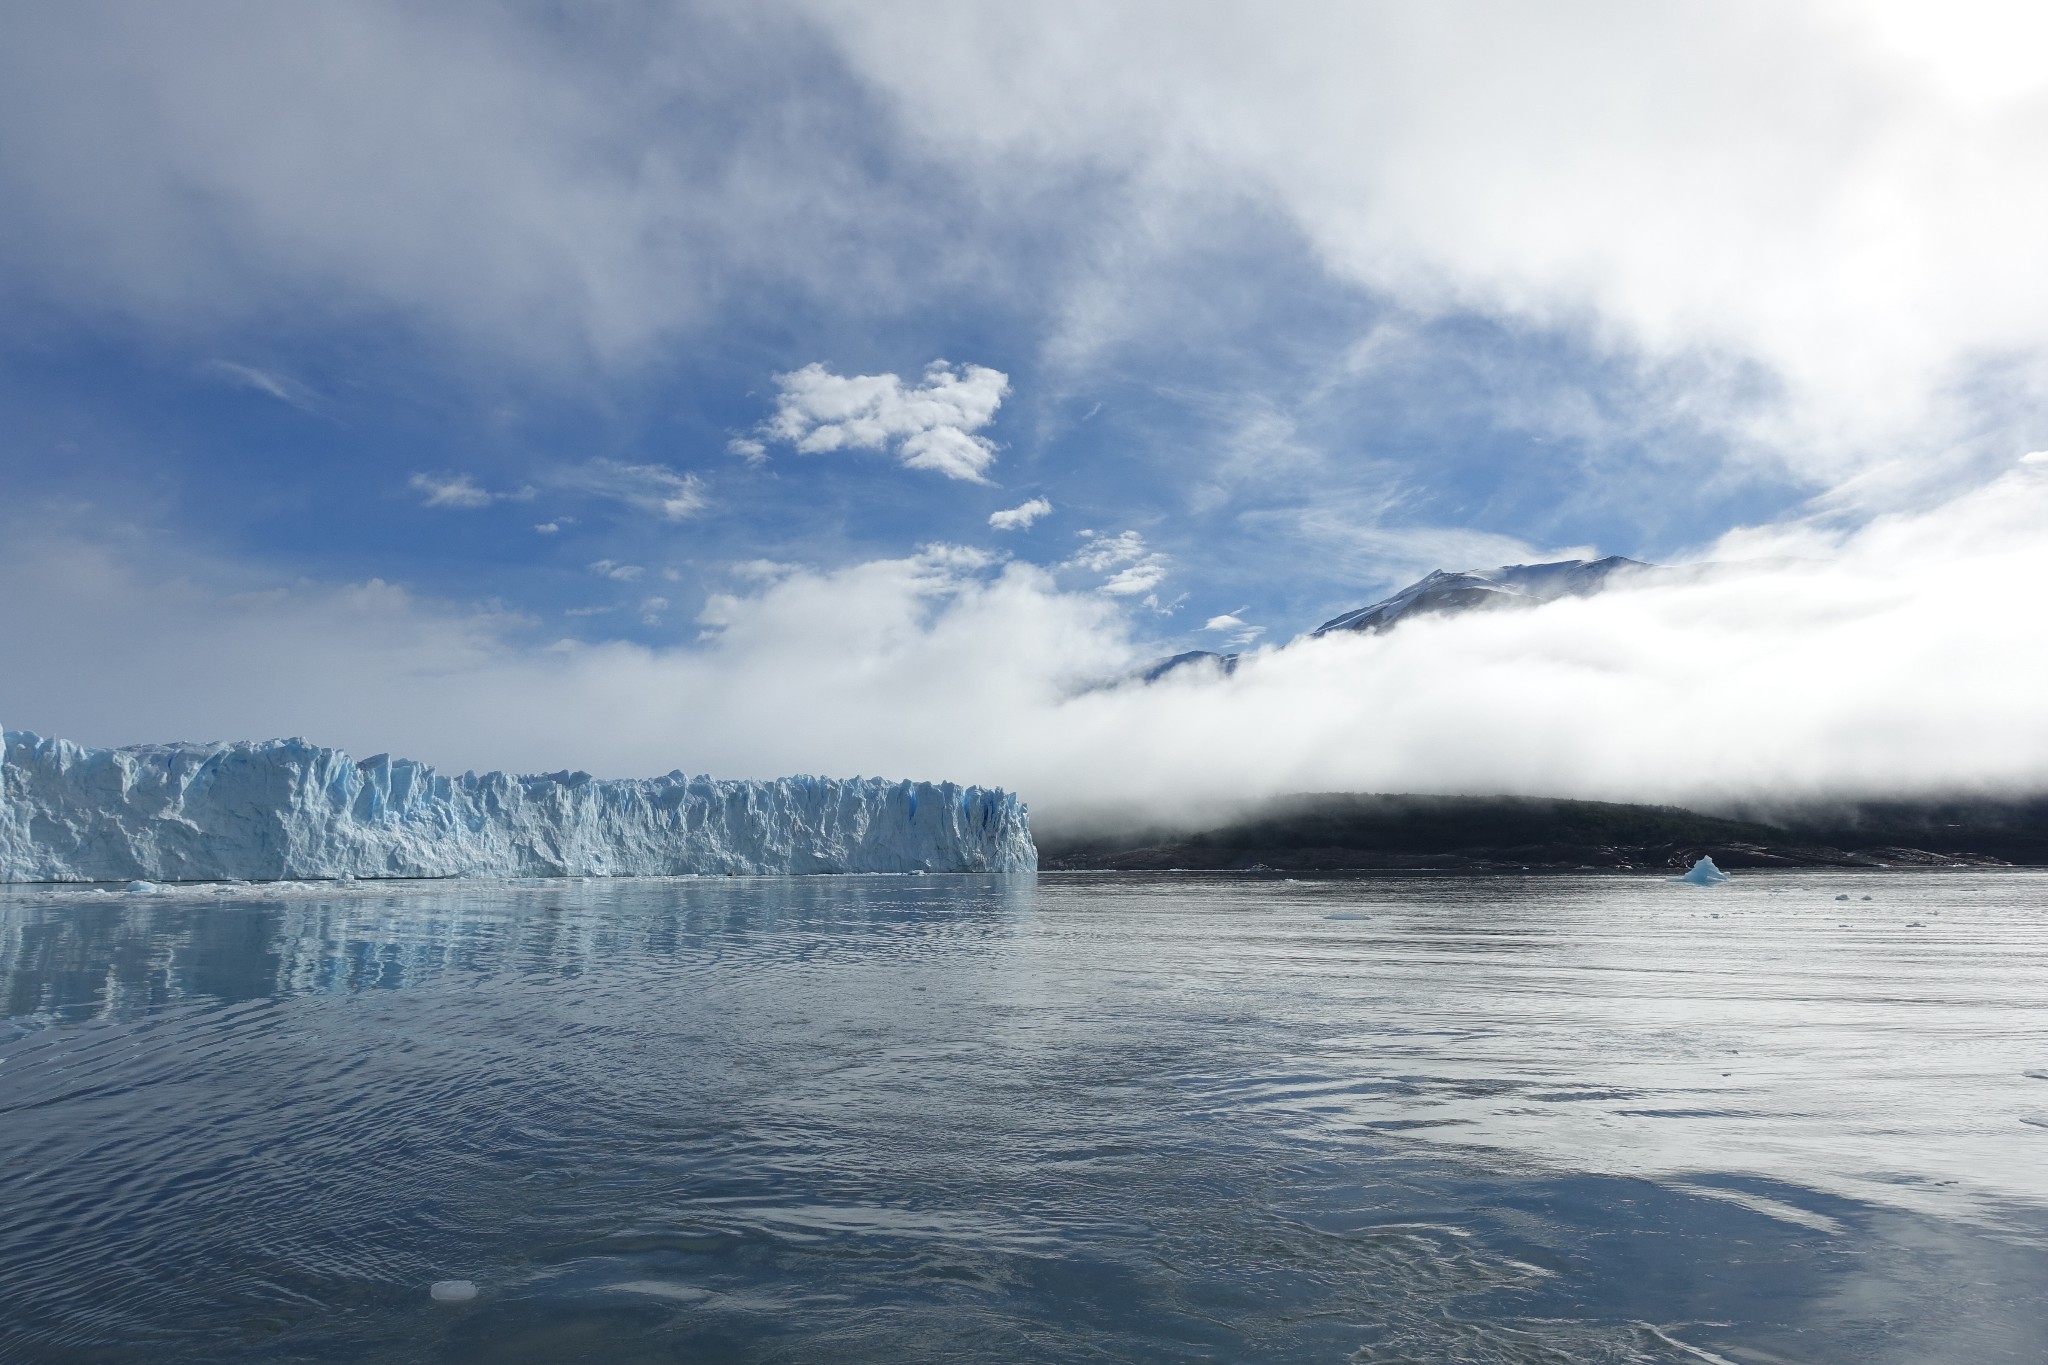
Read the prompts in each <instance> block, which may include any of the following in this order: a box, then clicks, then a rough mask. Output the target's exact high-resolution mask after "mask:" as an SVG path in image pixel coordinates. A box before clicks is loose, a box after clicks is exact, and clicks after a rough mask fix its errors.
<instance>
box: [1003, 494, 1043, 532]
mask: <svg viewBox="0 0 2048 1365" xmlns="http://www.w3.org/2000/svg"><path fill="white" fill-rule="evenodd" d="M1051 511H1052V503H1051V502H1050V501H1048V500H1047V499H1045V498H1033V499H1031V501H1029V502H1025V503H1019V504H1018V505H1017V506H1015V507H1006V508H1004V509H1003V510H1001V511H999V512H991V513H989V514H988V524H989V525H990V526H993V527H994V528H995V529H996V530H998V531H1022V530H1024V529H1025V528H1027V527H1029V526H1030V525H1031V523H1032V522H1034V521H1037V520H1038V519H1039V518H1040V517H1042V516H1046V515H1047V514H1049V513H1050V512H1051Z"/></svg>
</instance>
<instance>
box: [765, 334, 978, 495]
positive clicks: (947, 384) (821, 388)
mask: <svg viewBox="0 0 2048 1365" xmlns="http://www.w3.org/2000/svg"><path fill="white" fill-rule="evenodd" d="M775 383H776V386H777V388H778V389H779V390H780V392H779V394H778V396H777V399H776V404H775V413H774V415H773V416H771V417H770V418H769V419H768V420H767V421H765V422H763V423H762V424H761V426H760V428H759V435H760V437H761V438H764V439H765V440H766V441H775V442H779V443H782V444H785V445H788V446H790V447H792V448H794V449H795V450H796V452H797V453H798V454H800V455H817V454H822V453H824V452H827V451H833V450H886V451H891V452H893V453H894V454H895V456H896V459H897V462H898V463H899V464H901V465H903V466H904V467H905V468H906V469H929V470H932V471H933V472H934V473H938V474H943V475H945V476H946V477H947V478H949V479H964V480H966V481H968V482H970V483H986V482H987V481H988V480H987V478H986V474H987V471H988V467H989V466H990V465H992V464H994V463H995V458H996V446H995V442H993V441H991V440H989V439H988V438H987V437H985V436H979V435H976V434H975V433H977V432H979V431H980V430H982V428H984V427H986V426H988V424H989V423H990V422H992V421H994V420H995V415H996V410H997V409H998V408H1000V407H1001V406H1002V405H1003V399H1004V398H1005V397H1006V396H1008V394H1009V392H1010V379H1009V376H1008V375H1005V374H1004V373H1003V372H1002V371H1001V370H993V369H990V368H989V367H988V366H986V365H963V366H960V367H957V368H956V367H955V366H953V365H951V364H949V363H947V362H946V361H943V360H934V361H933V362H932V363H931V364H930V365H928V366H926V367H925V372H924V376H923V378H922V380H920V381H918V382H915V383H906V382H905V381H904V380H903V378H902V377H901V376H899V375H894V374H857V375H840V374H834V373H832V371H830V370H828V369H826V368H825V366H824V365H822V364H818V363H813V364H809V365H806V366H804V367H803V368H802V369H799V370H792V371H790V372H789V373H787V374H779V375H777V376H775ZM730 448H731V449H732V450H733V451H734V452H735V453H737V454H739V455H741V456H743V457H745V458H748V459H753V460H758V459H760V458H761V457H762V456H763V455H764V454H765V453H766V449H767V447H766V445H765V444H764V440H763V439H754V438H742V439H740V440H738V441H735V442H734V443H733V444H732V446H731V447H730Z"/></svg>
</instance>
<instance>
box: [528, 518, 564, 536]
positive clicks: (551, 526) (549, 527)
mask: <svg viewBox="0 0 2048 1365" xmlns="http://www.w3.org/2000/svg"><path fill="white" fill-rule="evenodd" d="M533 529H534V530H536V531H538V532H540V533H541V534H542V535H544V536H551V535H554V534H555V533H556V532H558V531H560V530H561V529H562V524H561V522H559V521H541V522H535V523H534V527H533Z"/></svg>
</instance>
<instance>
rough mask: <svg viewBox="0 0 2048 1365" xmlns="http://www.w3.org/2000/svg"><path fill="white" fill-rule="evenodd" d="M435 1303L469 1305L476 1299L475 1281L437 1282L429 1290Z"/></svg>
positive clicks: (429, 1295) (430, 1296) (428, 1292)
mask: <svg viewBox="0 0 2048 1365" xmlns="http://www.w3.org/2000/svg"><path fill="white" fill-rule="evenodd" d="M427 1296H428V1297H429V1298H431V1299H433V1301H434V1302H435V1303H468V1302H469V1301H470V1300H471V1299H473V1298H475V1297H476V1281H475V1280H436V1281H434V1283H433V1284H432V1285H430V1286H428V1288H427Z"/></svg>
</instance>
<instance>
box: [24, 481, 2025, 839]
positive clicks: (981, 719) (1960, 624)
mask: <svg viewBox="0 0 2048 1365" xmlns="http://www.w3.org/2000/svg"><path fill="white" fill-rule="evenodd" d="M2043 526H2048V454H2044V455H2034V456H2029V457H2027V458H2026V459H2025V460H2022V461H2020V462H2019V463H2018V464H2016V465H2015V466H2014V467H2013V468H2012V469H2011V470H2010V471H2009V472H2008V473H2007V474H2005V475H2004V476H2003V477H2001V478H2000V479H1998V480H1996V481H1995V482H1993V483H1991V484H1990V485H1988V486H1986V487H1983V488H1981V489H1978V490H1976V491H1973V492H1971V493H1968V494H1965V495H1963V496H1961V497H1958V498H1956V499H1954V500H1952V501H1950V502H1948V503H1946V504H1943V505H1941V506H1939V507H1935V508H1933V509H1930V510H1927V511H1923V512H1918V513H1913V514H1901V515H1894V516H1890V517H1885V518H1881V519H1879V520H1876V521H1874V522H1871V523H1869V524H1867V525H1865V526H1864V527H1862V528H1861V529H1859V530H1856V531H1854V532H1850V533H1845V534H1842V535H1840V536H1839V537H1836V538H1833V539H1829V538H1827V537H1823V536H1821V535H1819V534H1818V533H1816V532H1812V531H1806V532H1802V533H1799V534H1797V535H1794V534H1792V533H1788V532H1785V531H1770V532H1751V533H1747V534H1745V535H1742V536H1739V537H1736V538H1733V540H1732V542H1731V543H1730V544H1724V546H1723V547H1722V552H1724V553H1725V552H1727V551H1728V550H1729V549H1730V548H1735V549H1739V551H1740V552H1742V553H1745V554H1759V553H1772V552H1775V553H1793V554H1799V555H1801V556H1803V557H1804V558H1803V559H1802V560H1800V561H1797V562H1792V563H1789V564H1788V563H1785V562H1783V561H1778V562H1776V563H1774V564H1772V565H1769V566H1763V565H1751V566H1749V567H1747V568H1737V569H1734V570H1730V571H1726V572H1719V573H1712V574H1707V575H1703V576H1701V577H1700V578H1698V579H1697V580H1695V581H1689V582H1683V583H1677V584H1666V585H1659V586H1651V587H1644V588H1639V589H1630V590H1625V591H1615V592H1610V593H1608V594H1606V595H1604V596H1601V597H1597V598H1592V599H1585V600H1566V601H1561V602H1557V603H1554V604H1551V605H1548V606H1545V607H1541V608H1538V609H1534V610H1529V611H1522V612H1501V613H1495V614H1491V615H1478V616H1467V617H1457V618H1440V619H1434V620H1427V619H1426V620H1419V621H1415V622H1410V623H1406V624H1404V625H1402V626H1401V627H1400V628H1399V629H1397V630H1395V631H1392V632H1390V633H1388V634H1385V635H1378V636H1333V637H1330V638H1326V639H1323V640H1319V641H1313V642H1308V641H1304V642H1301V643H1297V644H1294V645H1291V646H1288V647H1286V648H1280V649H1268V650H1265V651H1261V652H1260V653H1258V654H1255V655H1252V656H1249V657H1248V658H1247V660H1246V662H1245V664H1244V666H1243V667H1241V668H1240V669H1239V670H1238V671H1237V673H1236V674H1235V676H1233V677H1230V678H1222V677H1219V676H1215V675H1214V674H1204V673H1202V672H1201V671H1199V670H1189V671H1185V672H1183V673H1181V674H1176V675H1174V676H1173V677H1171V678H1169V679H1167V680H1166V681H1164V682H1162V683H1159V684H1156V685H1153V686H1149V687H1146V686H1138V685H1133V684H1126V685H1121V686H1112V687H1102V686H1096V685H1094V684H1097V683H1099V682H1100V680H1102V679H1105V678H1115V677H1119V676H1123V675H1124V674H1126V673H1127V672H1128V671H1129V670H1131V669H1132V668H1134V667H1136V666H1138V665H1139V664H1141V663H1143V662H1145V661H1147V660H1148V659H1149V658H1151V657H1153V652H1154V651H1153V650H1152V649H1151V648H1150V647H1149V646H1148V645H1147V644H1146V643H1145V642H1143V641H1140V640H1137V639H1135V638H1133V635H1132V633H1131V632H1132V627H1131V626H1130V624H1129V618H1128V617H1126V616H1125V615H1124V614H1123V613H1122V612H1121V611H1120V610H1119V608H1118V607H1117V605H1116V604H1115V603H1113V602H1112V601H1110V600H1109V599H1106V598H1105V597H1104V596H1102V595H1101V594H1099V593H1092V592H1069V591H1062V590H1061V589H1060V588H1059V587H1058V586H1057V585H1056V583H1055V582H1054V579H1053V578H1052V576H1051V575H1050V574H1049V573H1048V572H1047V571H1046V570H1044V569H1041V568H1038V567H1036V566H1033V565H1030V564H1026V563H1022V562H1018V561H1006V560H1003V559H1001V558H999V557H998V556H996V555H994V554H992V553H990V552H988V551H984V550H977V549H973V548H969V547H958V546H950V547H949V546H936V547H929V548H927V549H926V550H925V551H923V552H921V553H919V554H917V555H915V556H912V557H909V558H905V559H896V560H882V561H875V562H870V563H865V564H859V565H855V566H852V567H849V568H842V569H837V570H831V571H817V570H803V569H797V570H789V571H786V572H783V573H781V574H780V576H779V577H777V578H775V579H774V580H773V581H770V582H767V583H760V582H756V583H754V584H753V585H751V586H750V587H748V588H747V589H746V590H744V591H740V592H735V593H733V594H731V595H726V596H719V597H714V598H713V599H712V600H711V601H709V602H708V603H707V604H706V605H705V607H704V608H703V612H702V615H701V617H700V622H701V624H702V625H703V628H704V632H705V634H704V638H702V639H700V640H699V641H696V642H694V643H692V644H690V645H687V646H677V647H673V648H666V649H648V648H644V647H640V646H633V645H626V644H605V645H584V644H572V643H557V644H553V645H539V644H534V643H531V640H532V638H533V623H532V622H530V621H526V620H522V619H520V618H518V617H515V616H510V615H496V616H494V615H488V614H478V613H475V612H463V611H458V610H455V609H453V608H450V607H447V606H445V605H442V604H436V603H433V602H429V601H423V600H421V599H418V598H416V597H414V596H412V595H410V594H408V593H406V592H405V591H403V590H401V589H398V588H394V587H391V586H388V585H384V584H378V583H371V584H368V585H360V586H352V587H347V588H339V589H337V588H327V587H306V586H298V587H292V588H285V589H262V590H258V589H256V588H255V587H254V585H241V586H242V587H244V588H245V589H246V590H239V591H238V590H235V589H236V587H237V585H234V584H224V583H223V582H222V581H221V579H220V576H219V570H218V569H217V567H216V566H210V565H204V564H183V565H180V564H178V563H176V562H173V561H170V560H168V559H167V558H166V557H165V556H163V555H158V554H152V553H150V552H148V551H147V550H145V549H142V548H138V547H137V546H136V545H135V544H132V543H131V544H128V545H127V546H125V547H113V546H109V545H108V544H106V543H103V542H102V543H93V542H89V541H87V540H85V539H83V538H80V537H75V536H74V537H69V538H64V537H52V536H49V535H44V536H42V537H40V538H38V537H31V536H28V535H26V534H25V533H18V534H16V535H14V536H11V537H10V538H9V544H10V547H11V548H10V551H9V554H8V558H7V559H6V561H5V563H4V565H0V630H4V632H5V637H4V638H5V639H6V640H7V641H8V658H9V663H8V667H7V669H6V671H5V676H4V677H0V720H4V721H5V723H6V724H7V725H8V726H10V727H16V728H32V729H38V730H42V731H44V732H47V733H57V734H63V735H66V736H69V737H72V738H76V739H79V740H83V741H87V742H93V743H126V742H132V741H137V740H143V739H171V738H190V739H205V738H219V737H263V736H271V735H280V734H304V735H306V736H308V737H310V738H314V739H317V740H319V741H321V742H324V743H331V744H338V745H341V746H344V747H346V748H349V749H350V750H351V751H353V752H356V753H360V754H370V753H374V752H378V751H382V750H388V751H392V752H395V753H399V754H404V755H408V756H412V757H417V758H422V759H425V760H428V761H430V762H434V763H437V764H439V765H442V766H444V767H452V768H462V767H470V766H474V767H478V768H482V767H505V768H514V769H523V770H547V769H556V768H562V767H570V768H585V769H589V770H591V771H594V772H597V773H599V774H600V775H607V776H612V775H635V774H649V773H657V772H664V771H667V770H668V769H670V768H677V767H680V768H683V769H684V770H686V771H691V772H710V773H713V774H716V775H719V776H725V777H769V776H775V775H779V774H787V773H796V772H812V773H821V774H831V775H838V776H850V775H854V774H882V775H889V776H907V777H918V778H950V779H954V780H958V781H965V782H976V783H983V784H1000V785H1003V786H1006V787H1009V788H1012V789H1014V790H1017V791H1020V792H1022V793H1023V794H1024V795H1025V796H1026V798H1027V799H1028V800H1030V801H1031V802H1032V803H1033V804H1034V806H1035V807H1036V808H1037V809H1038V810H1039V811H1040V812H1041V814H1043V815H1046V816H1049V817H1052V818H1055V819H1057V818H1058V817H1059V816H1060V814H1061V813H1062V812H1068V813H1070V814H1071V813H1077V812H1080V811H1082V810H1086V809H1100V808H1103V807H1127V808H1131V809H1132V810H1134V811H1136V810H1140V809H1142V810H1143V811H1144V812H1146V813H1148V814H1150V815H1154V816H1157V815H1159V814H1162V813H1168V814H1173V813H1179V814H1189V813H1202V812H1206V811H1214V810H1216V809H1219V808H1221V807H1222V806H1224V805H1227V804H1228V803H1229V802H1231V801H1234V800H1236V799H1240V798H1249V797H1258V796H1263V795H1267V794H1272V793H1279V792H1288V791H1306V790H1340V789H1341V790H1362V791H1413V792H1443V793H1459V792H1484V793H1496V792H1506V793H1532V794H1554V795H1568V796H1579V797H1592V798H1603V799H1616V800H1658V801H1678V802H1685V803H1692V804H1701V805H1715V804H1721V803H1726V802H1735V801H1741V800H1745V799H1750V798H1766V799H1773V800H1784V799H1796V798H1801V797H1808V796H1823V795H1859V794H1875V793H1932V792H1948V791H1957V790H1965V791H1987V792H1995V791H2011V790H2017V789H2041V788H2048V688H2044V686H2043V680H2044V679H2048V618H2044V616H2043V613H2042V609H2041V605H2040V600H2039V599H2040V595H2041V591H2042V585H2043V584H2048V536H2044V535H2043V534H2042V532H2041V529H2040V528H2041V527H2043Z"/></svg>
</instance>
